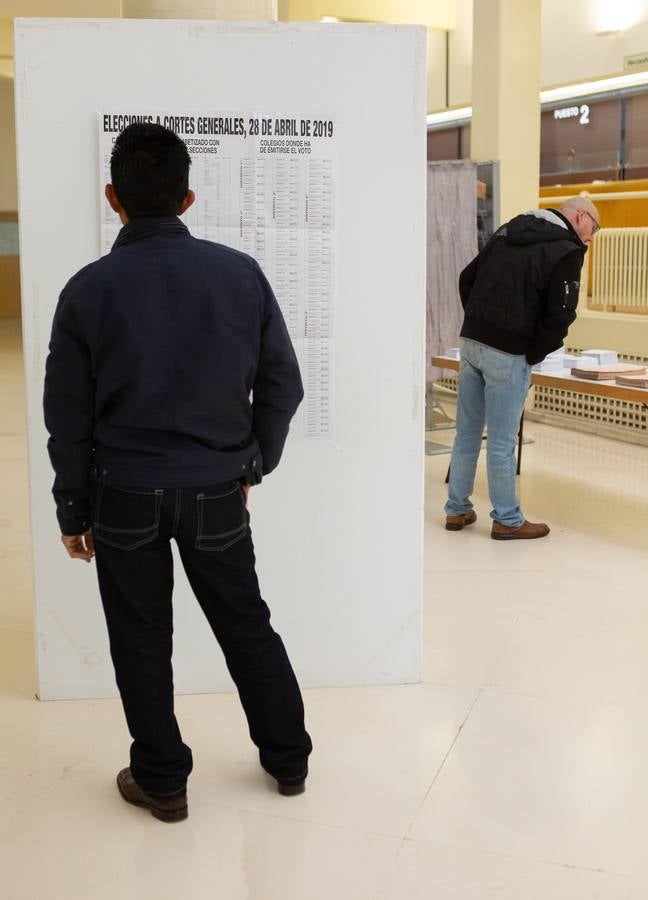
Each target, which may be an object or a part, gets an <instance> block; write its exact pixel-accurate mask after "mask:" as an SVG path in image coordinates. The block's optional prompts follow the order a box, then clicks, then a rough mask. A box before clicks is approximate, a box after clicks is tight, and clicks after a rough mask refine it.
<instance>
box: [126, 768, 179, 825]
mask: <svg viewBox="0 0 648 900" xmlns="http://www.w3.org/2000/svg"><path fill="white" fill-rule="evenodd" d="M117 787H118V788H119V793H120V794H121V795H122V797H123V798H124V800H126V802H127V803H132V804H133V806H143V807H145V808H146V809H148V810H150V812H151V815H152V816H155V818H156V819H160V821H161V822H181V821H182V820H183V819H186V818H187V816H188V815H189V810H188V807H187V792H186V791H185V792H184V793H182V794H176V795H174V796H173V797H152V796H150V795H149V794H145V793H144V791H143V790H142V789H141V787H140V786H139V785H138V784H137V782H136V781H135V779H134V778H133V776H132V774H131V770H130V769H122V770H121V772H120V773H119V774H118V775H117Z"/></svg>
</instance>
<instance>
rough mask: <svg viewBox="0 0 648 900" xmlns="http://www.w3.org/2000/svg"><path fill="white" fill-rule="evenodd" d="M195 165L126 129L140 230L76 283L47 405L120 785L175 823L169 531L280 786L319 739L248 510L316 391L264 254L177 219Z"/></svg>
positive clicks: (63, 523)
mask: <svg viewBox="0 0 648 900" xmlns="http://www.w3.org/2000/svg"><path fill="white" fill-rule="evenodd" d="M189 166H190V158H189V154H188V152H187V148H186V146H185V144H184V142H183V141H182V140H181V139H180V138H179V137H177V135H175V134H174V133H173V132H171V131H169V130H167V129H165V128H162V127H161V126H159V125H153V124H143V123H137V124H133V125H130V126H129V127H128V128H126V129H125V130H124V131H123V132H122V133H121V134H120V135H119V136H118V138H117V140H116V142H115V146H114V150H113V153H112V158H111V178H112V184H109V185H107V187H106V197H107V199H108V202H109V203H110V205H111V207H112V208H113V209H114V210H115V212H116V213H118V215H119V216H120V218H121V221H122V223H123V225H124V227H123V228H122V229H121V231H120V233H119V236H118V238H117V240H116V241H115V244H114V246H113V248H112V251H111V252H110V253H109V254H108V255H107V256H105V257H103V258H102V259H99V260H97V261H96V262H93V263H91V264H90V265H89V266H86V267H85V268H84V269H82V270H81V271H80V272H78V273H77V274H76V275H75V276H74V277H73V278H72V279H71V280H70V281H69V282H68V284H67V285H66V287H65V288H64V290H63V292H62V294H61V297H60V300H59V304H58V307H57V310H56V314H55V316H54V322H53V327H52V339H51V343H50V353H49V357H48V360H47V374H46V379H45V398H44V405H45V421H46V426H47V429H48V431H49V434H50V440H49V443H48V450H49V454H50V459H51V461H52V465H53V467H54V470H55V472H56V479H55V482H54V489H53V493H54V497H55V500H56V505H57V516H58V521H59V525H60V528H61V532H62V541H63V543H64V545H65V547H66V549H67V551H68V553H69V555H70V556H71V557H73V558H76V559H82V560H87V561H90V560H91V559H92V557H93V556H95V557H96V563H97V574H98V578H99V587H100V592H101V597H102V603H103V606H104V611H105V615H106V621H107V625H108V633H109V638H110V649H111V656H112V659H113V663H114V666H115V673H116V678H117V684H118V687H119V691H120V694H121V697H122V701H123V704H124V710H125V713H126V718H127V721H128V725H129V729H130V732H131V736H132V738H133V744H132V746H131V765H130V767H129V768H127V769H124V770H122V771H121V772H120V773H119V775H118V779H117V783H118V787H119V789H120V791H121V793H122V795H123V796H124V798H125V799H126V800H128V801H129V802H131V803H135V804H137V805H142V806H145V807H147V808H148V809H150V811H151V812H152V814H153V815H155V816H156V817H158V818H161V819H163V820H165V821H174V820H177V819H182V818H185V817H186V815H187V796H186V781H187V777H188V775H189V773H190V771H191V767H192V758H191V751H190V749H189V748H188V747H187V746H186V745H185V744H184V743H183V742H182V739H181V736H180V731H179V729H178V725H177V722H176V719H175V716H174V713H173V681H172V668H171V652H172V608H171V594H172V588H173V571H172V568H173V564H172V555H171V544H170V541H171V539H172V538H173V539H175V541H176V542H177V545H178V548H179V551H180V556H181V559H182V563H183V566H184V568H185V571H186V573H187V576H188V579H189V581H190V583H191V586H192V588H193V590H194V593H195V594H196V597H197V599H198V602H199V603H200V605H201V607H202V609H203V611H204V613H205V615H206V617H207V619H208V621H209V624H210V626H211V628H212V630H213V632H214V634H215V636H216V638H217V640H218V641H219V643H220V645H221V647H222V649H223V652H224V654H225V658H226V662H227V665H228V668H229V671H230V673H231V675H232V677H233V679H234V681H235V683H236V685H237V688H238V691H239V695H240V697H241V702H242V704H243V707H244V710H245V713H246V716H247V719H248V724H249V727H250V735H251V737H252V740H253V741H254V743H255V744H256V745H257V747H258V748H259V753H260V760H261V765H262V766H263V767H264V768H265V769H266V771H268V772H269V773H270V774H271V775H272V776H274V777H275V778H276V779H277V782H278V785H279V791H280V793H282V794H291V793H297V792H300V791H301V790H303V788H304V782H305V778H306V774H307V760H308V755H309V753H310V750H311V742H310V738H309V736H308V734H307V732H306V731H305V728H304V709H303V704H302V699H301V695H300V691H299V687H298V685H297V682H296V679H295V676H294V673H293V671H292V668H291V666H290V662H289V660H288V657H287V655H286V651H285V649H284V646H283V643H282V641H281V639H280V637H279V636H278V635H277V634H276V633H275V632H274V630H273V629H272V627H271V625H270V621H269V619H270V613H269V610H268V608H267V606H266V604H265V603H264V601H263V600H262V598H261V595H260V593H259V587H258V582H257V578H256V574H255V569H254V550H253V545H252V539H251V535H250V529H249V514H248V511H247V495H248V491H249V489H250V486H251V485H254V484H258V483H259V482H260V481H261V478H262V476H263V475H267V474H268V473H270V472H271V471H272V470H273V469H274V468H275V467H276V466H277V464H278V463H279V460H280V458H281V454H282V451H283V447H284V443H285V440H286V437H287V434H288V428H289V424H290V421H291V419H292V417H293V415H294V414H295V411H296V409H297V407H298V406H299V403H300V402H301V400H302V397H303V389H302V383H301V378H300V374H299V367H298V364H297V360H296V358H295V353H294V350H293V347H292V344H291V342H290V338H289V336H288V332H287V330H286V326H285V323H284V320H283V317H282V315H281V311H280V309H279V306H278V304H277V301H276V299H275V297H274V294H273V292H272V289H271V288H270V285H269V284H268V282H267V280H266V279H265V277H264V275H263V273H262V272H261V269H260V268H259V266H258V264H257V263H256V262H255V261H254V260H253V259H252V258H250V257H249V256H246V255H245V254H242V253H239V252H237V251H235V250H232V249H230V248H228V247H224V246H221V245H219V244H214V243H211V242H209V241H201V240H197V239H195V238H193V237H192V236H191V235H190V234H189V232H188V230H187V228H186V227H185V226H184V224H183V223H182V222H181V221H180V219H179V218H178V216H179V215H182V213H184V212H185V210H187V209H188V208H189V206H191V204H192V203H193V202H194V199H195V197H194V193H193V191H191V190H189V187H188V175H189Z"/></svg>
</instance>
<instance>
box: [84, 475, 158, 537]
mask: <svg viewBox="0 0 648 900" xmlns="http://www.w3.org/2000/svg"><path fill="white" fill-rule="evenodd" d="M162 496H163V491H162V490H155V491H136V490H130V489H128V488H117V487H113V486H112V485H107V484H100V485H99V487H98V490H97V500H96V504H95V514H94V523H93V526H92V531H93V534H94V537H95V539H96V540H98V541H101V542H102V543H103V544H108V545H109V546H110V547H116V548H117V549H118V550H135V549H136V548H137V547H142V546H143V545H144V544H148V543H150V542H151V541H153V540H154V539H155V538H156V537H157V536H158V533H159V530H160V507H161V505H162Z"/></svg>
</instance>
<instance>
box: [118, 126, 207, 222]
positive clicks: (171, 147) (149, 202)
mask: <svg viewBox="0 0 648 900" xmlns="http://www.w3.org/2000/svg"><path fill="white" fill-rule="evenodd" d="M190 165H191V158H190V156H189V151H188V150H187V145H186V144H185V142H184V141H183V140H182V139H181V138H179V137H178V135H177V134H175V133H174V132H173V131H170V130H169V129H168V128H164V127H163V126H162V125H154V124H153V123H149V122H134V123H133V124H132V125H128V126H127V127H126V128H124V130H123V131H122V132H121V133H120V134H119V135H118V136H117V139H116V140H115V144H114V147H113V151H112V155H111V157H110V176H111V179H112V185H113V188H114V189H115V193H116V194H117V199H118V200H119V202H120V203H121V205H122V206H123V207H124V210H125V212H126V215H127V216H128V218H129V219H133V218H136V217H137V216H175V215H177V213H178V210H179V209H180V205H181V203H182V201H183V200H184V198H185V197H186V196H187V191H188V190H189V166H190Z"/></svg>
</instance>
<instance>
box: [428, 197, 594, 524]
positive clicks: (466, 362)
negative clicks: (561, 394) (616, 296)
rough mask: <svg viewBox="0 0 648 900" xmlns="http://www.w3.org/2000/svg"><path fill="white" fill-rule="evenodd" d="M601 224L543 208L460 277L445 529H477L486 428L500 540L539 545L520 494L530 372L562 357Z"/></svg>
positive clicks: (580, 209)
mask: <svg viewBox="0 0 648 900" xmlns="http://www.w3.org/2000/svg"><path fill="white" fill-rule="evenodd" d="M599 227H600V225H599V215H598V211H597V209H596V207H595V206H594V204H593V203H592V202H591V201H590V200H588V199H587V198H585V197H572V198H570V199H569V200H566V201H565V203H563V205H562V206H561V207H560V209H559V210H555V209H547V210H543V209H539V210H534V211H532V212H529V213H526V214H524V215H520V216H516V217H515V218H514V219H511V221H510V222H507V223H506V224H505V225H502V226H501V228H499V229H498V230H497V231H496V232H495V234H494V235H493V237H492V238H491V240H490V241H489V242H488V244H487V245H486V246H485V247H484V249H483V250H482V251H481V252H480V253H479V254H478V255H477V256H476V257H475V258H474V259H473V260H472V262H471V263H470V264H469V265H468V266H467V267H466V268H465V269H464V270H463V272H462V273H461V275H460V277H459V293H460V295H461V302H462V304H463V307H464V311H465V317H464V324H463V328H462V329H461V336H462V337H463V338H464V345H463V348H462V351H461V366H460V370H459V385H458V395H457V433H456V437H455V442H454V446H453V449H452V460H451V463H450V481H449V487H448V501H447V503H446V506H445V512H446V528H447V529H448V530H449V531H460V530H461V529H462V528H464V527H465V526H466V525H471V524H472V523H473V522H474V521H475V520H476V518H477V517H476V515H475V511H474V509H473V505H472V503H471V501H470V497H471V494H472V492H473V487H474V482H475V470H476V467H477V459H478V457H479V450H480V447H481V441H482V433H483V429H484V422H486V424H487V427H488V442H487V471H488V490H489V494H490V500H491V503H492V505H493V509H492V511H491V518H492V519H493V525H492V530H491V537H492V538H494V539H495V540H519V539H529V538H540V537H544V536H545V535H547V534H549V528H548V526H547V525H545V524H544V523H534V522H527V521H526V519H525V518H524V516H523V514H522V511H521V509H520V503H519V500H518V497H517V493H516V490H515V445H516V441H517V431H518V426H519V423H520V417H521V415H522V410H523V408H524V401H525V398H526V395H527V392H528V390H529V380H530V376H531V367H532V366H533V365H534V364H535V363H537V362H540V360H542V359H544V358H545V356H546V355H547V354H548V353H551V352H552V351H553V350H557V349H558V348H559V347H560V346H561V345H562V342H563V339H564V337H565V335H566V334H567V330H568V328H569V326H570V325H571V323H572V322H573V321H574V319H575V318H576V307H577V304H578V292H579V286H580V271H581V267H582V265H583V258H584V256H585V252H586V250H587V245H588V244H589V243H590V241H591V240H592V238H593V237H594V235H595V234H596V232H597V231H598V230H599Z"/></svg>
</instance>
